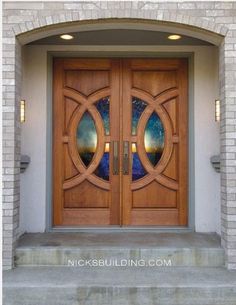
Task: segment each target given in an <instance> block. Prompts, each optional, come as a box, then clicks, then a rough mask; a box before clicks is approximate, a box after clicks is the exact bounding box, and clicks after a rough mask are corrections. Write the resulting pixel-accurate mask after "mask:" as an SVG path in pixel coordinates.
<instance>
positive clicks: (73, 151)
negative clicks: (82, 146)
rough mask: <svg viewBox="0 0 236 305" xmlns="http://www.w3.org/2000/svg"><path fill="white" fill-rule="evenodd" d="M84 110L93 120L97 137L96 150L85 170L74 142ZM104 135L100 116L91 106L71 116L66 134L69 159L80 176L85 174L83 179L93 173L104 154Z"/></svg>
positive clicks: (82, 108)
mask: <svg viewBox="0 0 236 305" xmlns="http://www.w3.org/2000/svg"><path fill="white" fill-rule="evenodd" d="M86 110H88V111H89V113H90V114H91V116H92V118H93V120H94V123H95V127H96V131H97V137H98V141H97V149H96V152H95V154H94V157H93V160H92V161H91V163H90V165H89V167H88V168H86V167H85V166H84V165H83V163H82V161H81V159H80V157H79V153H78V149H77V141H76V130H77V126H78V123H79V121H80V120H81V118H82V116H83V114H84V113H85V111H86ZM104 133H105V131H104V127H103V122H102V120H101V117H100V114H99V112H98V111H97V109H96V107H94V106H93V105H90V106H88V108H87V107H85V106H84V107H81V108H80V109H78V111H77V112H76V113H75V115H74V116H73V118H72V120H71V124H70V126H69V132H68V145H69V147H68V148H69V153H70V156H71V159H72V161H73V163H74V165H75V166H76V168H77V169H78V171H79V172H80V173H81V174H85V177H88V176H89V175H90V174H92V173H93V171H94V170H95V169H96V168H97V166H98V165H99V162H100V161H101V159H102V156H103V153H104V145H105V141H104V140H105V139H104Z"/></svg>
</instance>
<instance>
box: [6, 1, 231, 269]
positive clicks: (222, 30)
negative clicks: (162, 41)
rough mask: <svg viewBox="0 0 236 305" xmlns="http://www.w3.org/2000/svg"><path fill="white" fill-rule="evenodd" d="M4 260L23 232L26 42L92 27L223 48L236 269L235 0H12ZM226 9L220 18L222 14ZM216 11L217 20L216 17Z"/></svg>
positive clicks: (225, 210) (224, 199)
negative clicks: (165, 34)
mask: <svg viewBox="0 0 236 305" xmlns="http://www.w3.org/2000/svg"><path fill="white" fill-rule="evenodd" d="M3 8H4V16H3V23H4V24H3V99H4V102H3V183H4V186H3V239H4V241H3V262H4V266H5V268H8V269H9V268H12V266H13V263H14V260H13V257H14V249H15V245H16V241H17V238H18V235H19V230H18V226H19V208H20V196H19V194H20V183H19V181H20V164H19V162H20V123H19V100H20V98H21V45H23V44H25V43H27V42H30V41H32V40H35V39H39V38H42V37H45V36H49V35H53V34H59V33H62V32H64V31H65V30H66V31H71V30H73V29H74V30H78V31H79V30H88V28H91V27H94V25H95V24H96V28H100V27H102V28H104V26H105V27H109V26H111V27H113V28H126V27H128V26H129V28H134V29H137V28H142V29H146V28H150V27H151V28H152V29H155V28H156V29H157V28H158V30H162V31H168V30H170V29H172V30H173V29H174V30H175V32H176V33H182V34H186V35H189V36H193V37H196V38H201V39H204V40H207V41H209V42H212V43H214V44H215V45H218V46H219V51H220V52H219V54H220V56H219V68H220V71H219V75H220V98H221V105H222V107H221V132H220V134H221V206H222V208H221V219H222V225H221V231H222V234H221V236H222V245H223V246H224V248H225V251H226V265H227V267H228V268H236V131H235V126H236V124H235V118H236V90H235V83H236V72H235V71H236V47H235V46H236V20H235V15H236V14H235V11H236V6H235V3H234V2H223V1H222V2H207V1H206V2H202V1H199V2H171V3H168V2H167V3H164V2H159V3H158V2H155V3H154V2H135V1H134V2H118V1H116V2H106V1H102V2H78V3H75V2H57V3H56V2H50V1H48V2H29V3H27V2H5V3H4V5H3ZM218 12H220V13H218ZM211 14H212V15H211Z"/></svg>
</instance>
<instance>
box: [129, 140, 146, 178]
mask: <svg viewBox="0 0 236 305" xmlns="http://www.w3.org/2000/svg"><path fill="white" fill-rule="evenodd" d="M132 155H133V162H132V181H135V180H138V179H141V178H142V177H144V176H146V174H147V172H146V170H145V168H144V167H143V165H142V163H141V161H140V159H139V155H138V153H137V149H136V143H132Z"/></svg>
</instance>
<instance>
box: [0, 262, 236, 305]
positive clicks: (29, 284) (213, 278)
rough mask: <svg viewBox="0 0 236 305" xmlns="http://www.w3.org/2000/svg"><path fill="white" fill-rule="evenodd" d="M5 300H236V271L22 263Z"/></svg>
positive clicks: (57, 303)
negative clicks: (58, 265)
mask: <svg viewBox="0 0 236 305" xmlns="http://www.w3.org/2000/svg"><path fill="white" fill-rule="evenodd" d="M3 280H4V287H3V300H4V302H3V304H4V305H13V304H14V305H46V304H47V305H213V304H214V305H235V304H236V272H235V271H227V270H226V269H224V268H191V267H187V268H184V267H165V268H163V267H162V268H159V267H152V268H151V267H103V268H101V267H18V268H16V269H14V270H11V271H5V272H4V275H3Z"/></svg>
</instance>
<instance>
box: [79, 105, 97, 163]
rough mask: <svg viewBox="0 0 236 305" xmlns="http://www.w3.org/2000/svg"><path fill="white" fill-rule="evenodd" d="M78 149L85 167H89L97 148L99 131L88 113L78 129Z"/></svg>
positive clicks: (83, 117) (84, 115)
mask: <svg viewBox="0 0 236 305" xmlns="http://www.w3.org/2000/svg"><path fill="white" fill-rule="evenodd" d="M77 147H78V152H79V156H80V158H81V160H82V161H83V163H84V165H85V166H86V167H87V166H89V164H90V163H91V161H92V159H93V156H94V154H95V151H96V148H97V131H96V127H95V123H94V120H93V118H92V116H91V114H90V113H89V112H88V111H86V112H85V113H84V114H83V116H82V118H81V120H80V122H79V124H78V127H77Z"/></svg>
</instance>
